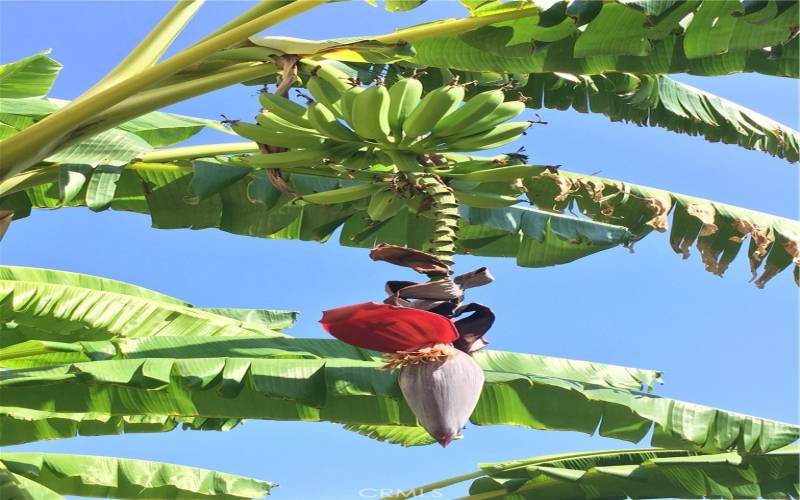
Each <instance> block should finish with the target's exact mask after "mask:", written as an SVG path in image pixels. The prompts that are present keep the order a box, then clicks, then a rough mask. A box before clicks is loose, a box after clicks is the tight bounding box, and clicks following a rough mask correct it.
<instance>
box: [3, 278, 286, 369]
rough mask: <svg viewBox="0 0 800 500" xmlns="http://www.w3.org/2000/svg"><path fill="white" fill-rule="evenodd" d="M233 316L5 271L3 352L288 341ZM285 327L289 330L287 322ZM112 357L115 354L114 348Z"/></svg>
mask: <svg viewBox="0 0 800 500" xmlns="http://www.w3.org/2000/svg"><path fill="white" fill-rule="evenodd" d="M231 314H232V313H230V311H228V314H218V313H214V312H211V311H206V310H203V309H198V308H195V307H193V306H191V305H189V304H186V303H181V302H180V301H178V300H176V299H172V298H169V297H166V296H164V295H162V294H158V293H156V292H152V291H150V290H147V289H143V288H140V287H136V286H134V285H129V284H127V283H122V282H119V281H114V280H108V279H104V278H97V277H94V276H86V275H80V274H76V273H68V272H62V271H51V270H46V269H33V268H24V267H14V266H0V316H1V317H2V318H3V323H2V324H0V346H1V347H8V346H9V345H12V344H18V343H20V342H24V341H26V340H48V341H55V342H75V341H79V340H83V341H97V340H107V339H110V338H115V337H142V336H148V335H198V336H214V335H221V336H225V335H248V334H249V335H253V334H257V335H264V336H283V335H284V334H282V333H280V332H278V331H276V330H273V329H272V328H269V327H268V325H269V323H265V322H264V321H261V322H255V321H252V320H250V319H248V317H247V316H246V315H245V314H244V313H242V312H241V311H240V312H239V313H237V314H241V315H242V317H239V318H237V317H236V315H235V314H234V317H231ZM253 314H256V315H259V314H260V315H261V317H262V319H263V318H268V317H269V314H270V313H268V312H262V313H253ZM280 321H281V324H286V318H285V317H284V318H283V319H281V320H280ZM110 352H111V353H113V348H111V350H110ZM59 355H60V354H59ZM98 356H101V355H100V354H98ZM106 356H107V355H106ZM101 357H105V356H101Z"/></svg>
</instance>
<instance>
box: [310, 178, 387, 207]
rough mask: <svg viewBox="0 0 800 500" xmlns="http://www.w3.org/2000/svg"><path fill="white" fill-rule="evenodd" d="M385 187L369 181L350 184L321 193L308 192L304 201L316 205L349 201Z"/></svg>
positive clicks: (364, 196)
mask: <svg viewBox="0 0 800 500" xmlns="http://www.w3.org/2000/svg"><path fill="white" fill-rule="evenodd" d="M381 188H383V185H382V184H377V183H369V184H361V185H358V186H348V187H343V188H339V189H331V190H330V191H322V192H320V193H313V194H307V195H304V196H303V201H307V202H309V203H314V204H316V205H332V204H334V203H347V202H349V201H355V200H360V199H361V198H366V197H367V196H369V195H371V194H372V193H374V192H375V191H377V190H379V189H381Z"/></svg>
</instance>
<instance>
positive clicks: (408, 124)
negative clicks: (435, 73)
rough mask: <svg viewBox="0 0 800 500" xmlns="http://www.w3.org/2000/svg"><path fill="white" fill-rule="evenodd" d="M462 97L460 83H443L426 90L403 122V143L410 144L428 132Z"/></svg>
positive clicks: (462, 90)
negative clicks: (440, 85) (436, 87)
mask: <svg viewBox="0 0 800 500" xmlns="http://www.w3.org/2000/svg"><path fill="white" fill-rule="evenodd" d="M463 99H464V87H463V86H461V85H445V86H443V87H439V88H438V89H434V90H432V91H430V92H428V93H427V94H426V95H425V97H423V98H422V101H420V103H419V104H418V105H417V107H416V108H414V111H412V112H411V114H410V115H409V116H408V118H406V120H405V121H404V122H403V134H405V139H403V143H404V144H410V143H412V142H414V141H415V140H417V138H418V137H419V136H421V135H424V134H427V133H428V132H430V131H431V129H432V128H433V127H434V125H436V123H437V122H438V121H439V120H441V119H442V118H444V117H445V116H447V114H448V113H450V112H451V111H453V109H455V107H456V106H458V104H459V103H460V102H461V101H462V100H463Z"/></svg>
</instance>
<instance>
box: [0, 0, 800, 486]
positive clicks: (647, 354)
mask: <svg viewBox="0 0 800 500" xmlns="http://www.w3.org/2000/svg"><path fill="white" fill-rule="evenodd" d="M247 6H248V4H247V3H240V2H221V1H219V2H209V3H208V4H206V5H205V6H204V7H203V8H202V9H201V11H200V14H199V15H198V16H197V17H196V18H195V20H194V21H193V22H192V24H191V25H190V26H189V28H188V29H187V30H186V31H185V32H184V34H182V35H181V37H180V38H179V39H178V42H177V44H176V47H185V46H186V45H187V44H189V43H191V42H192V41H194V40H196V39H198V38H200V37H201V36H203V35H204V34H206V33H208V32H210V31H212V30H213V29H214V28H215V27H217V26H218V25H220V24H221V23H223V22H225V21H227V20H229V19H232V18H233V17H235V16H236V15H237V14H238V13H239V12H241V11H243V10H244V9H245V8H247ZM169 8H170V3H168V2H68V1H60V2H9V1H2V2H0V9H1V12H0V17H1V20H2V21H1V22H2V25H1V26H0V28H1V29H0V32H1V33H2V35H1V36H2V38H0V59H2V62H10V61H12V60H16V59H18V58H21V57H23V56H27V55H30V54H33V53H35V52H37V51H40V50H43V49H47V48H52V49H53V54H52V56H53V57H54V58H55V59H57V60H58V61H60V62H62V63H63V64H64V65H65V68H64V70H63V71H62V73H61V77H60V78H59V79H58V81H57V82H56V85H55V88H54V91H53V96H54V97H59V98H64V99H70V98H73V97H75V96H76V95H77V94H79V93H80V92H81V91H82V90H84V89H86V88H88V86H90V85H91V84H92V83H93V82H94V81H96V80H97V79H99V78H100V77H101V76H102V75H103V74H104V73H105V72H106V71H108V70H109V69H111V68H112V67H113V66H114V64H115V63H116V62H117V61H118V60H119V59H121V58H122V57H123V56H124V55H125V54H126V53H127V51H128V50H129V49H130V48H131V47H133V46H134V45H135V43H136V42H137V41H138V40H139V39H140V38H141V37H142V36H143V35H144V34H145V33H146V32H147V30H149V29H150V27H151V26H152V25H154V24H155V23H156V22H157V20H158V19H159V18H160V16H161V15H163V14H164V13H165V12H166V11H167V10H168V9H169ZM460 14H461V8H460V6H459V4H457V3H456V2H447V1H432V2H429V3H428V4H426V5H425V6H423V7H422V8H420V9H418V10H416V11H413V12H411V13H405V14H389V13H386V12H384V11H382V10H379V9H375V8H372V7H370V6H368V5H367V4H365V3H363V2H350V3H337V4H332V5H327V6H325V7H322V8H319V9H317V10H315V11H312V12H310V13H308V14H306V15H303V16H302V17H301V18H299V19H295V20H292V21H290V22H287V23H285V24H284V25H281V26H279V27H277V28H276V29H274V30H273V31H271V32H270V33H271V34H274V35H288V36H298V37H305V38H326V37H334V36H350V35H360V34H380V33H383V32H387V31H390V30H392V29H394V28H395V27H402V26H406V25H412V24H416V23H419V22H423V21H426V20H432V19H436V18H442V17H455V16H459V15H460ZM676 78H678V79H680V80H681V81H684V82H688V83H690V84H692V85H695V86H698V87H700V88H703V89H705V90H709V91H711V92H715V93H717V94H718V95H721V96H723V97H727V98H730V99H733V100H734V101H736V102H738V103H740V104H742V105H745V106H748V107H750V108H752V109H755V110H757V111H759V112H761V113H763V114H765V115H767V116H770V117H773V118H775V119H777V120H779V121H782V122H783V123H786V124H788V125H791V126H793V127H797V120H798V115H797V108H798V99H797V90H798V89H797V84H796V82H795V81H792V80H789V79H780V78H770V77H765V76H758V75H735V76H728V77H718V78H696V77H689V76H685V75H679V76H677V77H676ZM257 106H258V105H257V102H256V100H255V92H254V90H253V89H252V88H245V87H241V86H240V87H236V88H231V89H226V90H224V91H220V92H218V93H215V94H212V95H208V96H203V97H202V98H198V99H194V100H191V101H188V102H184V103H181V104H178V105H175V106H172V107H171V108H169V110H170V111H174V112H180V113H186V114H192V115H199V116H205V117H210V118H215V117H218V116H219V115H220V114H221V113H222V114H225V115H226V116H229V117H236V118H246V117H249V116H252V115H253V113H254V111H255V109H256V108H257ZM541 115H542V117H543V118H544V119H545V120H547V121H549V122H550V125H549V126H547V127H537V128H536V129H535V131H534V133H531V134H529V135H528V136H527V137H525V138H524V139H523V140H522V141H521V144H520V145H524V146H526V148H527V149H528V151H529V152H530V153H531V155H532V160H533V161H535V162H536V163H544V164H548V163H560V164H563V165H564V168H565V169H569V170H572V171H579V172H586V173H591V172H596V171H601V172H602V174H601V175H603V176H605V177H611V178H617V179H624V180H627V181H630V182H635V183H639V184H644V185H649V186H654V187H660V188H664V189H669V190H673V191H678V192H682V193H685V194H691V195H696V196H701V197H705V198H710V199H713V200H717V201H722V202H727V203H731V204H735V205H739V206H744V207H748V208H752V209H756V210H762V211H765V212H769V213H773V214H779V215H782V216H786V217H791V218H796V217H797V203H798V194H797V193H798V174H797V172H798V171H797V168H798V167H797V165H790V164H788V163H786V162H784V161H783V160H778V159H774V158H771V157H769V156H767V155H765V154H763V153H758V152H752V151H746V150H742V149H739V148H737V147H735V146H729V145H721V144H711V143H707V142H705V141H704V140H703V139H701V138H697V137H689V136H684V135H677V134H673V133H670V132H667V131H664V130H661V129H652V128H638V127H635V126H633V125H625V124H619V123H610V122H609V121H608V120H607V119H606V118H605V117H603V116H600V115H581V114H578V113H575V112H557V111H548V110H544V111H542V112H541ZM220 140H229V139H228V138H226V137H224V136H221V135H219V134H215V133H208V134H205V135H203V136H201V137H198V138H197V139H196V141H195V142H198V141H220ZM696 254H697V252H696V251H695V252H694V255H693V256H692V257H691V259H689V260H688V261H682V260H681V259H680V257H679V256H677V255H675V254H674V253H673V252H672V250H671V249H670V247H669V243H668V237H667V235H659V234H653V235H651V236H649V237H647V238H646V239H645V240H644V241H642V242H640V243H639V244H638V245H637V247H636V253H635V254H633V255H631V254H629V253H628V252H627V251H625V250H624V249H622V248H617V249H612V250H608V251H605V252H601V253H600V254H596V255H594V256H591V257H588V258H585V259H582V260H579V261H577V262H575V263H572V264H568V265H565V266H559V267H553V268H546V269H521V268H518V267H516V266H515V265H514V263H513V262H512V261H510V260H499V259H481V258H473V257H461V258H459V259H458V262H457V264H458V268H457V270H458V271H468V270H471V269H473V268H476V267H479V266H482V265H487V266H489V268H490V269H491V271H492V273H493V274H494V275H495V276H496V278H497V281H496V282H495V283H493V284H492V285H490V286H486V287H483V288H481V289H479V290H477V291H473V292H471V293H470V297H469V298H470V299H471V300H477V301H480V302H484V303H486V304H490V305H491V306H492V307H493V308H494V309H495V311H496V313H497V314H498V320H497V322H496V323H495V326H494V328H493V329H492V331H491V332H490V337H489V338H490V340H491V342H492V347H494V348H497V349H506V350H514V351H523V352H531V353H538V354H545V355H553V356H562V357H568V358H574V359H583V360H591V361H598V362H605V363H615V364H622V365H627V366H637V367H642V368H654V369H660V370H663V371H664V372H665V380H666V385H665V386H663V387H661V388H659V389H658V391H657V393H658V394H660V395H663V396H668V397H673V398H676V399H682V400H686V401H691V402H696V403H703V404H707V405H711V406H716V407H721V408H725V409H729V410H734V411H739V412H743V413H748V414H754V415H759V416H763V417H768V418H774V419H779V420H783V421H790V422H796V421H797V418H798V416H797V404H798V398H797V389H798V362H797V354H798V342H797V332H798V319H797V316H798V315H797V312H798V310H797V299H798V293H797V290H796V287H795V285H794V284H793V281H792V279H791V277H790V275H789V273H786V274H782V275H779V276H778V277H776V278H775V279H774V280H773V281H772V282H770V283H769V284H768V285H767V288H766V289H765V290H758V289H756V288H755V287H754V286H752V285H750V284H748V283H747V281H748V279H749V277H750V274H749V270H748V265H747V262H746V259H745V258H743V257H742V256H740V258H739V260H737V261H736V262H734V263H733V264H732V265H731V268H730V270H729V271H728V273H727V275H726V277H725V278H724V279H720V278H718V277H716V276H714V275H712V274H709V273H706V272H705V271H704V270H703V266H702V264H701V262H700V259H699V257H698V256H697V255H696ZM0 257H1V258H2V262H3V263H4V264H14V265H24V266H37V267H45V268H53V269H62V270H67V271H75V272H82V273H90V274H96V275H100V276H105V277H109V278H115V279H120V280H124V281H128V282H132V283H135V284H138V285H142V286H146V287H149V288H153V289H156V290H159V291H161V292H165V293H168V294H170V295H174V296H176V297H180V298H182V299H185V300H187V301H190V302H192V303H194V304H197V305H200V306H220V307H222V306H226V307H250V308H288V309H298V310H300V311H301V312H302V318H301V320H300V322H299V324H298V325H297V327H296V328H295V329H294V330H292V331H290V333H292V334H294V335H296V336H303V337H322V336H323V335H324V332H323V331H322V330H321V329H320V328H319V326H318V324H317V323H316V321H317V320H318V319H319V317H320V311H321V310H323V309H327V308H331V307H335V306H339V305H345V304H350V303H355V302H363V301H366V300H370V299H380V298H381V294H382V288H383V282H384V281H385V280H387V279H414V277H413V276H410V275H408V274H406V273H404V272H403V271H402V270H400V271H398V269H399V268H395V269H393V268H392V266H389V265H386V264H380V263H373V262H371V261H370V260H369V259H368V257H367V251H366V250H359V249H348V248H341V247H339V246H337V245H336V243H335V242H331V243H328V244H325V245H319V244H316V243H306V242H289V241H270V240H261V239H256V238H246V237H241V236H234V235H230V234H227V233H223V232H220V231H217V230H211V229H208V230H203V231H190V230H171V231H162V230H156V229H151V228H150V227H149V220H148V218H147V217H145V216H140V215H134V214H128V213H121V212H119V213H117V212H111V211H108V212H104V213H100V214H93V213H91V212H89V211H88V210H86V209H63V210H57V211H45V210H40V211H37V212H35V213H34V214H33V215H32V216H31V217H29V218H27V219H24V220H21V221H19V222H15V223H14V224H13V225H12V227H11V230H10V232H9V234H8V235H7V237H6V240H5V241H4V242H3V244H2V253H0ZM290 264H291V265H290ZM297 264H301V265H297ZM641 444H642V445H646V442H643V443H641ZM628 446H630V445H629V444H627V443H625V442H621V441H614V440H610V439H604V438H600V437H590V436H585V435H582V434H577V433H571V432H543V431H533V430H527V429H521V428H513V427H483V428H481V427H476V426H472V425H470V426H469V427H468V428H467V429H466V431H465V439H464V440H461V441H459V442H456V443H454V444H453V445H451V446H450V447H448V448H447V449H442V448H439V447H433V446H431V447H420V448H412V449H404V448H400V447H394V446H391V445H387V444H383V443H378V442H374V441H372V440H369V439H367V438H364V437H361V436H358V435H355V434H351V433H347V432H344V431H342V430H340V429H339V428H338V427H337V426H336V425H332V424H327V423H293V422H288V423H287V422H269V421H263V422H262V421H249V422H248V423H247V424H246V425H245V426H243V427H241V428H238V429H235V430H233V431H231V432H227V433H215V432H188V431H187V432H182V431H175V432H172V433H169V434H149V435H147V434H141V435H129V436H111V437H99V438H78V439H72V440H66V441H51V442H45V443H38V444H32V445H28V446H24V447H16V448H15V449H20V450H22V449H25V450H42V451H45V450H46V451H53V452H71V453H85V454H97V455H115V456H122V457H132V458H141V459H151V460H161V461H167V462H174V463H180V464H186V465H194V466H199V467H207V468H211V469H219V470H223V471H227V472H233V473H239V474H244V475H251V476H255V477H259V478H263V479H267V480H271V481H275V482H278V483H280V484H281V486H280V488H278V489H276V490H274V493H273V496H274V497H275V498H285V499H319V500H326V499H352V498H359V491H360V490H362V489H363V488H403V487H412V486H415V485H419V484H423V483H426V482H429V481H433V480H437V479H441V478H443V477H447V476H451V475H456V474H460V473H464V472H468V471H472V470H474V468H475V465H476V464H477V463H479V462H486V461H496V460H505V459H514V458H522V457H527V456H534V455H540V454H547V453H557V452H569V451H580V450H590V449H605V448H623V447H628ZM372 491H373V490H365V494H364V495H362V496H361V497H360V498H370V496H369V495H371V494H372ZM463 493H464V490H463V488H462V489H457V488H454V489H451V490H448V491H447V493H446V498H451V497H455V496H459V495H460V494H463Z"/></svg>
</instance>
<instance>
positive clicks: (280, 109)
mask: <svg viewBox="0 0 800 500" xmlns="http://www.w3.org/2000/svg"><path fill="white" fill-rule="evenodd" d="M258 100H259V102H261V106H262V107H263V108H264V109H266V110H269V111H271V112H272V113H275V115H276V116H278V117H280V118H282V119H284V120H286V121H287V122H289V123H291V124H293V125H297V126H298V127H305V128H310V127H311V124H310V123H309V121H308V119H307V118H306V117H305V114H306V108H305V107H303V106H301V105H299V104H297V103H296V102H293V101H291V100H289V99H288V98H286V97H283V96H280V95H277V94H270V93H267V92H262V93H261V94H259V96H258Z"/></svg>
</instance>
